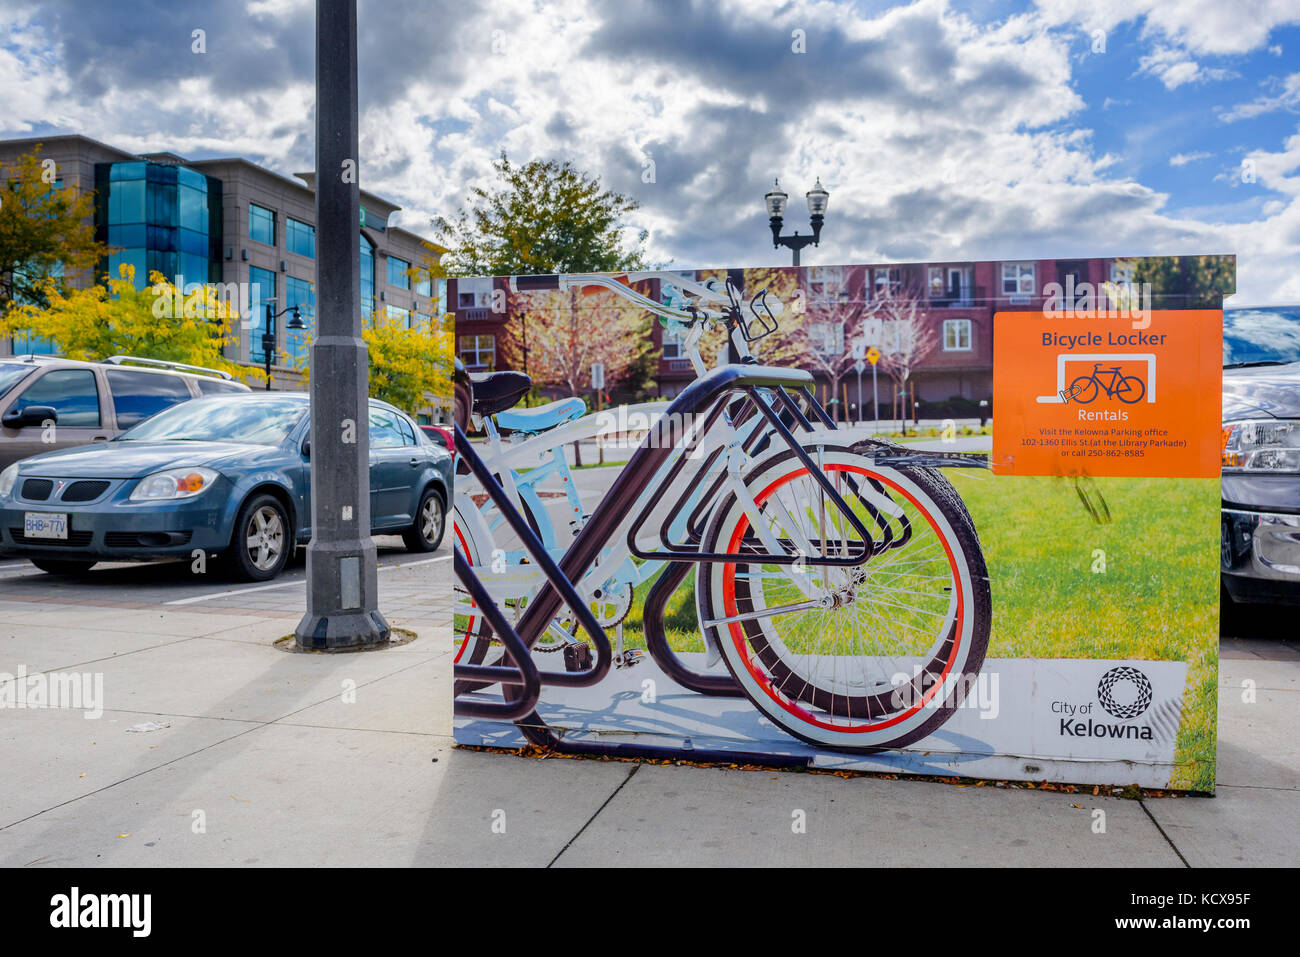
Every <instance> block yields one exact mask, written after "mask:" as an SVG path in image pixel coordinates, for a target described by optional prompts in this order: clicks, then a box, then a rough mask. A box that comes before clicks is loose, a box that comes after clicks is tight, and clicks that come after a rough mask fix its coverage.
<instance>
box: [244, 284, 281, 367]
mask: <svg viewBox="0 0 1300 957" xmlns="http://www.w3.org/2000/svg"><path fill="white" fill-rule="evenodd" d="M248 284H249V286H250V287H251V288H252V292H251V294H250V295H249V297H248V308H249V312H250V315H249V317H248V318H249V326H248V359H249V361H250V362H265V361H266V353H264V352H263V351H262V336H263V334H265V332H266V303H267V300H268V299H275V298H276V296H275V273H273V272H271V271H270V270H269V269H258V268H257V267H256V266H253V267H251V268H250V269H249V270H248ZM275 305H276V304H275V303H274V302H272V303H271V308H272V310H274V311H276V312H278V311H279V310H278V309H276V308H275ZM272 358H274V357H272Z"/></svg>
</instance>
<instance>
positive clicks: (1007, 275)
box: [1001, 262, 1038, 296]
mask: <svg viewBox="0 0 1300 957" xmlns="http://www.w3.org/2000/svg"><path fill="white" fill-rule="evenodd" d="M1026 279H1028V280H1029V288H1028V289H1026V288H1025V280H1026ZM1008 281H1010V282H1012V283H1014V284H1015V288H1014V289H1008V288H1007V282H1008ZM1001 290H1002V295H1003V296H1032V295H1034V294H1035V293H1036V292H1037V291H1038V263H1036V262H1005V263H1003V264H1002V286H1001Z"/></svg>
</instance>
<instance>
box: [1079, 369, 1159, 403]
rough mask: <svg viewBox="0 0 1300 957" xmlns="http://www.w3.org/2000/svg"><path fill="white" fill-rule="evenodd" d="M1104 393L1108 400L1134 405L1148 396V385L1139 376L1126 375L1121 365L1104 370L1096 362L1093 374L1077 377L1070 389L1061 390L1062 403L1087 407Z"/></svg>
mask: <svg viewBox="0 0 1300 957" xmlns="http://www.w3.org/2000/svg"><path fill="white" fill-rule="evenodd" d="M1102 393H1105V395H1106V398H1108V399H1118V400H1119V401H1120V402H1123V403H1125V404H1127V405H1132V404H1133V403H1135V402H1141V401H1142V399H1143V398H1144V397H1145V396H1146V394H1147V384H1146V382H1144V381H1143V380H1142V379H1141V378H1140V377H1139V376H1136V375H1128V374H1125V373H1124V371H1123V368H1122V367H1121V366H1120V365H1113V366H1109V367H1106V368H1103V367H1102V363H1100V362H1095V363H1093V366H1092V372H1090V373H1089V374H1087V375H1081V376H1078V377H1076V378H1075V380H1074V381H1073V382H1071V383H1070V387H1069V388H1068V389H1062V390H1061V401H1062V402H1071V401H1073V402H1078V403H1079V404H1080V405H1087V404H1089V403H1090V402H1093V401H1095V400H1096V399H1097V397H1098V396H1099V395H1101V394H1102Z"/></svg>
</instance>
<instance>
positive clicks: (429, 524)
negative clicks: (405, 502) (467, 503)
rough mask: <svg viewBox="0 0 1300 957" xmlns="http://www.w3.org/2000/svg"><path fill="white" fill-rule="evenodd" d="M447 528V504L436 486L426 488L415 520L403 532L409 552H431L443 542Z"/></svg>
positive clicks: (403, 539)
mask: <svg viewBox="0 0 1300 957" xmlns="http://www.w3.org/2000/svg"><path fill="white" fill-rule="evenodd" d="M446 529H447V505H446V503H444V502H443V500H442V494H441V493H440V492H439V491H438V490H437V489H436V488H426V489H425V490H424V494H423V495H421V496H420V507H419V508H417V509H416V510H415V521H414V522H413V523H412V524H411V527H410V528H408V529H407V530H406V531H405V532H403V533H402V541H404V542H406V550H407V551H409V552H431V551H433V550H434V549H435V548H437V547H438V546H439V545H441V544H442V535H443V532H445V531H446Z"/></svg>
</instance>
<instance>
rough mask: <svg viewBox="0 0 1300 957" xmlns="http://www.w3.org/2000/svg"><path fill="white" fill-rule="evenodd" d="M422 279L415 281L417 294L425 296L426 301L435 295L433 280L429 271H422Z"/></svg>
mask: <svg viewBox="0 0 1300 957" xmlns="http://www.w3.org/2000/svg"><path fill="white" fill-rule="evenodd" d="M419 276H420V278H419V279H417V280H415V294H416V295H417V296H424V297H425V298H426V299H427V298H428V297H430V296H432V295H433V280H432V279H431V278H430V276H429V271H428V270H427V269H421V270H420V273H419Z"/></svg>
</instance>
